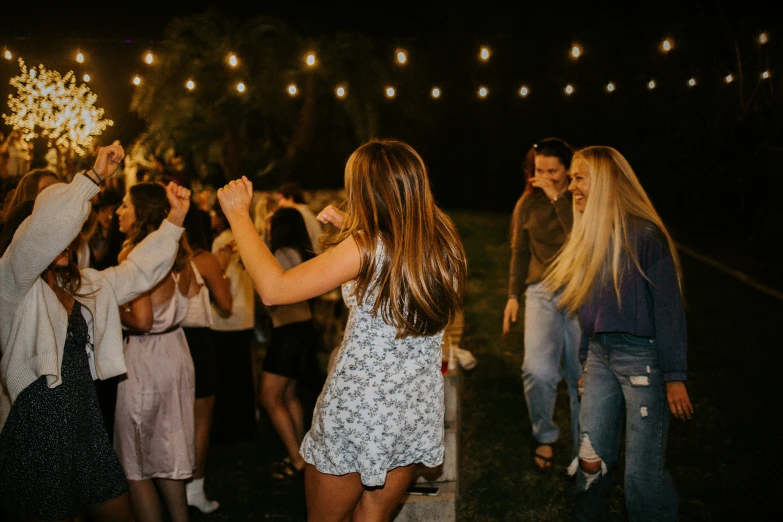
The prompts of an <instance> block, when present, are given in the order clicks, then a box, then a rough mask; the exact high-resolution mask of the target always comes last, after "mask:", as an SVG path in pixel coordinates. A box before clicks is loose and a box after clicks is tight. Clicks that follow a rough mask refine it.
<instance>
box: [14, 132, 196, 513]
mask: <svg viewBox="0 0 783 522" xmlns="http://www.w3.org/2000/svg"><path fill="white" fill-rule="evenodd" d="M124 156H125V152H124V150H123V148H122V147H121V146H120V145H119V144H116V145H111V146H108V147H102V148H101V149H100V150H99V152H98V156H97V159H96V161H95V165H94V167H93V168H92V169H90V170H89V171H86V172H82V173H80V174H79V175H77V176H75V177H74V179H73V181H72V182H70V183H67V184H66V183H57V184H55V185H52V186H50V187H48V188H46V189H45V190H43V191H42V192H41V193H40V194H39V195H38V197H37V199H36V201H35V203H34V208H32V209H30V208H29V204H28V208H21V207H20V208H19V209H15V210H14V211H12V215H13V218H11V217H9V218H8V219H7V220H6V221H5V223H4V226H3V230H2V234H0V255H2V257H0V310H2V313H0V352H1V353H2V359H0V376H1V377H2V381H3V383H4V385H5V387H6V388H7V396H6V399H8V400H10V403H11V407H10V411H9V412H8V417H7V419H6V420H5V424H4V425H3V429H2V432H0V518H2V519H3V520H7V519H10V520H14V519H16V518H19V519H26V518H36V519H46V520H63V519H68V518H71V517H74V516H77V515H82V514H84V515H86V516H87V517H88V518H89V519H91V520H119V521H126V520H127V521H132V520H134V515H133V512H132V509H131V504H130V499H129V495H128V484H127V481H126V479H125V474H124V472H123V470H122V467H121V466H120V463H119V460H118V459H117V456H116V454H115V453H114V450H113V448H112V445H111V441H110V440H109V437H108V434H107V433H106V429H105V426H104V424H103V420H102V417H101V412H100V407H99V405H98V400H97V395H96V393H95V386H94V385H93V382H92V381H93V379H106V378H109V377H113V376H115V375H119V374H122V373H125V360H124V356H123V344H122V333H121V328H120V317H119V306H120V305H122V304H125V303H127V302H129V301H131V300H132V299H133V298H135V297H136V296H137V295H139V294H140V293H142V292H145V291H147V290H149V289H150V288H151V287H152V286H154V285H155V284H156V283H157V282H158V281H159V280H160V279H161V278H162V277H163V276H164V275H166V274H167V273H168V271H169V270H170V269H171V266H172V264H173V262H174V256H175V254H176V252H177V248H178V242H179V238H180V236H181V235H182V232H183V228H182V224H183V220H184V217H185V213H186V212H187V209H188V207H189V205H190V191H189V190H187V189H185V188H183V187H179V186H177V185H174V184H170V185H169V186H168V187H167V189H166V190H167V197H168V199H169V201H170V203H171V212H170V213H169V215H168V218H167V221H164V222H163V224H162V225H161V226H160V228H159V229H158V230H157V231H156V232H154V233H152V234H150V235H149V236H148V237H147V239H146V240H145V241H144V242H143V243H142V244H140V245H139V246H138V247H137V248H136V249H135V250H134V252H133V254H132V255H131V256H129V257H128V259H127V260H125V261H124V262H123V263H121V264H119V265H118V266H114V267H111V268H108V269H106V270H103V271H97V270H94V269H89V268H88V269H84V270H82V271H79V270H78V268H77V267H76V256H75V252H74V247H75V246H76V244H75V241H74V240H77V241H78V235H79V231H80V230H81V227H82V225H83V223H84V221H85V219H86V218H87V215H88V213H89V211H90V199H91V198H92V197H93V196H95V194H97V193H98V190H99V187H100V185H101V183H102V182H103V181H104V180H105V179H106V178H108V177H110V176H112V175H113V174H114V173H115V172H116V171H117V169H118V167H119V165H120V162H121V161H122V159H123V157H124ZM30 212H31V213H30ZM26 213H30V215H29V216H27V217H26V216H25V214H26Z"/></svg>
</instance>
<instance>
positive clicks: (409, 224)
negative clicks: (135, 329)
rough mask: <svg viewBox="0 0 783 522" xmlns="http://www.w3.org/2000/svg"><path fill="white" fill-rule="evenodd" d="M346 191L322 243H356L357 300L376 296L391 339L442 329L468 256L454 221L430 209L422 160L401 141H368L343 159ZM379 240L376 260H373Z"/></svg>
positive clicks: (457, 301) (455, 306) (453, 309)
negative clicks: (341, 216)
mask: <svg viewBox="0 0 783 522" xmlns="http://www.w3.org/2000/svg"><path fill="white" fill-rule="evenodd" d="M345 189H346V197H347V207H346V209H345V210H346V220H345V222H344V223H343V228H342V230H341V231H340V233H339V234H338V235H337V237H335V238H332V240H331V241H328V242H327V245H333V244H336V243H339V242H340V241H342V240H343V239H344V238H346V237H348V236H351V235H352V236H353V237H354V239H355V240H356V243H357V245H358V246H359V250H360V252H361V256H362V262H361V268H360V271H359V276H358V277H357V280H356V281H357V286H356V295H357V298H358V299H359V301H363V300H364V298H365V296H368V295H369V294H371V293H373V292H375V291H377V298H376V300H375V303H374V305H373V310H372V313H373V314H376V315H377V314H380V316H381V317H382V318H383V320H384V321H386V322H387V323H388V324H391V325H393V326H395V327H396V328H397V337H398V338H402V337H409V336H423V335H434V334H436V333H438V332H440V331H441V330H443V329H444V328H445V327H446V326H447V325H448V324H449V323H450V322H451V321H453V320H454V318H455V317H456V315H457V313H458V311H459V310H460V309H461V307H462V298H463V293H464V287H465V282H466V280H467V270H468V269H467V258H466V256H465V250H464V247H463V244H462V240H461V239H460V237H459V234H458V233H457V229H456V227H455V226H454V223H453V222H452V221H451V219H450V218H449V217H448V216H447V215H446V214H445V213H444V212H443V211H442V210H441V209H440V208H438V206H437V205H436V204H435V201H434V199H433V196H432V192H431V191H430V184H429V179H428V175H427V169H426V167H425V165H424V161H423V160H422V158H421V157H420V156H419V154H418V153H417V152H416V151H415V150H414V149H413V148H412V147H411V146H409V145H408V144H406V143H403V142H401V141H397V140H391V139H372V140H369V141H368V142H366V143H364V144H362V145H361V146H359V148H357V149H356V150H355V151H354V152H353V153H352V154H351V156H350V157H349V158H348V161H347V162H346V166H345ZM379 243H380V244H381V245H382V250H383V255H380V256H376V255H375V254H376V251H377V249H378V244H379ZM376 275H377V277H376Z"/></svg>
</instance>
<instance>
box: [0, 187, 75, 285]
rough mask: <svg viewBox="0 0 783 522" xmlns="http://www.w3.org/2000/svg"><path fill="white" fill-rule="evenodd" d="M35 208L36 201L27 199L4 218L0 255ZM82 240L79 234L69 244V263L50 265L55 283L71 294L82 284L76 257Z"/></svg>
mask: <svg viewBox="0 0 783 522" xmlns="http://www.w3.org/2000/svg"><path fill="white" fill-rule="evenodd" d="M34 208H35V201H33V200H27V201H22V202H21V203H17V204H16V205H14V206H13V207H11V208H10V209H9V210H8V214H6V217H5V219H4V220H3V227H2V231H0V256H2V255H4V254H5V251H6V250H7V249H8V246H9V245H10V244H11V240H12V239H13V238H14V234H16V231H17V230H18V229H19V226H20V225H21V224H22V223H23V222H24V220H25V219H27V218H28V217H30V215H31V214H32V213H33V209H34ZM80 241H81V235H78V234H77V236H76V237H75V238H74V239H73V241H71V244H70V245H68V248H69V249H70V256H69V259H68V265H67V266H63V267H49V268H47V270H51V272H52V274H54V284H55V286H56V287H58V288H61V289H62V290H65V291H66V292H67V293H69V294H71V295H76V294H77V292H78V291H79V289H80V288H81V285H82V278H81V274H80V273H79V266H78V264H77V262H78V260H77V257H76V249H77V248H78V246H79V242H80Z"/></svg>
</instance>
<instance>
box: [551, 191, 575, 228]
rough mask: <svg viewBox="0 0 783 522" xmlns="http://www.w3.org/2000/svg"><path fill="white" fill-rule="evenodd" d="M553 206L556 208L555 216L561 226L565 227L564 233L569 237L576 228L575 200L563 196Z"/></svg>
mask: <svg viewBox="0 0 783 522" xmlns="http://www.w3.org/2000/svg"><path fill="white" fill-rule="evenodd" d="M552 205H553V206H554V207H555V215H557V220H558V222H559V223H560V226H561V227H563V232H565V234H566V235H568V234H569V233H570V232H571V229H572V228H573V227H574V208H573V200H572V199H571V198H570V197H568V196H561V197H560V198H558V200H557V201H555V202H554V203H552Z"/></svg>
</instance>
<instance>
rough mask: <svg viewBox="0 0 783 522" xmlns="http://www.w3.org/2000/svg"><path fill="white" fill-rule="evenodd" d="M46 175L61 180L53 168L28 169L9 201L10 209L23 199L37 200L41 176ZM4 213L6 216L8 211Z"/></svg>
mask: <svg viewBox="0 0 783 522" xmlns="http://www.w3.org/2000/svg"><path fill="white" fill-rule="evenodd" d="M45 177H52V178H54V179H55V180H57V181H58V182H59V181H60V176H58V175H57V173H56V172H54V171H52V170H49V169H41V168H36V169H32V170H28V171H27V174H25V175H24V176H22V177H21V178H20V179H19V182H18V183H17V185H16V189H15V190H14V194H13V196H11V199H10V201H8V210H9V211H10V210H11V209H12V208H13V207H15V206H16V205H18V204H19V203H22V202H23V201H35V198H36V197H38V183H39V182H40V181H41V178H45ZM3 215H4V216H6V215H7V213H6V212H3Z"/></svg>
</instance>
